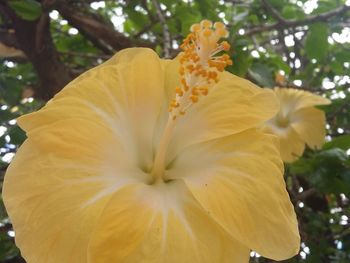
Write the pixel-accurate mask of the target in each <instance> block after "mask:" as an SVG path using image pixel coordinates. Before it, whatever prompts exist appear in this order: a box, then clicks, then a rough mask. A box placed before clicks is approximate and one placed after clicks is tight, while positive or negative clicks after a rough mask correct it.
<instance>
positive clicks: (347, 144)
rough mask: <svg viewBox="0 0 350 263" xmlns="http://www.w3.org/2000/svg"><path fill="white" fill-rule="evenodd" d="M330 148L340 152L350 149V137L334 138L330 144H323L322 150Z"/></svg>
mask: <svg viewBox="0 0 350 263" xmlns="http://www.w3.org/2000/svg"><path fill="white" fill-rule="evenodd" d="M331 148H340V149H342V150H345V151H346V150H347V149H350V135H343V136H339V137H336V138H334V139H333V140H331V141H330V142H327V143H325V145H324V146H323V149H324V150H328V149H331Z"/></svg>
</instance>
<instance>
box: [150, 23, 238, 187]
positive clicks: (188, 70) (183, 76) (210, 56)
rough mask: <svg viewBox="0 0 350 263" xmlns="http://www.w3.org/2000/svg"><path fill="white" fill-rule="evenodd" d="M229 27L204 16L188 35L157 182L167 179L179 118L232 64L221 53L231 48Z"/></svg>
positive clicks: (159, 156) (156, 171)
mask: <svg viewBox="0 0 350 263" xmlns="http://www.w3.org/2000/svg"><path fill="white" fill-rule="evenodd" d="M227 35H228V31H227V30H226V28H225V25H224V24H223V23H220V22H217V23H215V24H214V25H213V23H212V22H211V21H209V20H203V21H202V22H200V23H199V24H194V25H192V27H191V33H190V34H189V35H188V36H187V37H186V38H185V39H184V41H183V44H182V45H181V49H182V50H183V52H182V53H181V54H180V68H179V74H180V83H181V84H180V86H178V87H175V94H176V95H175V98H174V99H173V100H172V101H171V102H170V105H169V118H168V122H167V124H166V127H165V129H164V132H163V135H162V138H161V140H160V143H159V146H158V149H157V152H156V156H155V159H154V165H153V169H152V176H153V179H154V180H153V183H155V182H159V181H161V180H164V179H163V176H164V173H165V167H166V163H165V158H166V154H167V149H168V146H169V143H170V140H171V137H172V133H173V130H174V127H175V124H176V122H177V119H178V118H179V117H180V116H181V115H184V114H185V113H186V111H187V110H188V108H190V107H191V106H192V105H193V104H195V103H197V102H198V101H199V99H200V98H201V97H203V96H207V95H208V93H209V91H210V89H211V88H212V87H213V86H214V85H215V83H217V82H218V81H219V74H220V72H222V71H224V69H225V67H226V66H227V65H232V60H231V59H230V57H229V55H227V54H222V55H218V53H220V52H222V51H228V50H229V48H230V45H229V44H228V43H227V42H226V41H222V42H219V41H220V39H221V38H223V37H227Z"/></svg>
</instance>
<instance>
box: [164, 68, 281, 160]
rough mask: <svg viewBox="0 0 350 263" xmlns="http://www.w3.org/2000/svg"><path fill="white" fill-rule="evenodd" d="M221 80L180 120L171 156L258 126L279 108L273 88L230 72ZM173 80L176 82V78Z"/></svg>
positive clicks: (168, 85) (172, 143)
mask: <svg viewBox="0 0 350 263" xmlns="http://www.w3.org/2000/svg"><path fill="white" fill-rule="evenodd" d="M176 63H177V62H176V61H174V62H173V63H168V65H167V68H171V69H174V68H176V65H177V64H176ZM166 72H167V70H166ZM219 79H220V81H219V82H218V83H217V84H216V85H215V86H213V87H212V88H211V89H210V90H209V94H208V96H206V97H201V98H200V99H199V101H198V103H195V104H194V105H192V106H191V107H190V108H189V109H188V110H187V112H186V114H185V115H184V116H180V117H179V119H178V120H177V124H176V127H175V129H174V133H173V138H172V141H171V144H170V146H169V148H170V149H169V157H168V159H172V158H174V156H175V155H176V154H177V153H178V152H180V151H181V150H182V149H183V148H184V147H186V146H188V145H190V144H194V143H198V142H203V141H207V140H211V139H215V138H219V137H224V136H227V135H230V134H235V133H239V132H241V131H244V130H246V129H249V128H252V127H257V126H259V125H260V124H261V123H263V122H264V121H266V120H268V119H270V118H272V117H273V116H274V115H275V114H276V112H277V111H278V108H279V104H278V101H277V100H276V97H275V95H274V94H273V92H272V91H271V90H267V89H261V88H259V87H257V86H255V85H254V84H252V83H251V82H249V81H247V80H244V79H242V78H239V77H237V76H234V75H232V74H230V73H227V72H225V73H223V74H221V75H220V77H219ZM173 82H175V84H176V81H173ZM165 86H166V88H167V89H171V88H172V89H175V87H174V86H173V87H171V83H170V82H166V84H165ZM168 93H169V94H170V95H172V94H173V93H172V92H168Z"/></svg>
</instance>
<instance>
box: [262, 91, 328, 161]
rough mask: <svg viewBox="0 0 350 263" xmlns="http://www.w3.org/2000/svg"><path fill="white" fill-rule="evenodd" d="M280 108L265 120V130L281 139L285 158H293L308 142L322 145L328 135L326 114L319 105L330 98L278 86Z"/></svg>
mask: <svg viewBox="0 0 350 263" xmlns="http://www.w3.org/2000/svg"><path fill="white" fill-rule="evenodd" d="M274 91H275V94H276V95H277V98H278V99H279V101H280V110H279V112H278V113H277V114H276V116H275V117H273V118H272V119H270V120H269V121H267V122H266V123H265V126H264V130H265V131H266V132H268V133H272V134H275V135H277V136H278V137H279V139H280V150H281V156H282V159H283V160H284V161H285V162H292V161H294V160H296V159H297V158H298V157H299V156H301V155H302V154H303V152H304V148H305V144H307V145H308V146H309V147H310V148H312V149H317V148H320V147H321V146H322V144H323V143H324V139H325V125H326V120H325V114H324V112H323V111H322V110H319V109H316V108H315V107H314V106H316V105H326V104H329V103H330V101H329V100H328V99H326V98H323V97H320V96H318V95H314V94H312V93H310V92H307V91H303V90H297V89H291V88H275V89H274Z"/></svg>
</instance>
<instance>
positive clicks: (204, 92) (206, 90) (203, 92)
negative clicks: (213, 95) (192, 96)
mask: <svg viewBox="0 0 350 263" xmlns="http://www.w3.org/2000/svg"><path fill="white" fill-rule="evenodd" d="M199 90H200V91H201V93H202V95H204V96H207V95H208V88H200V89H199Z"/></svg>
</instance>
